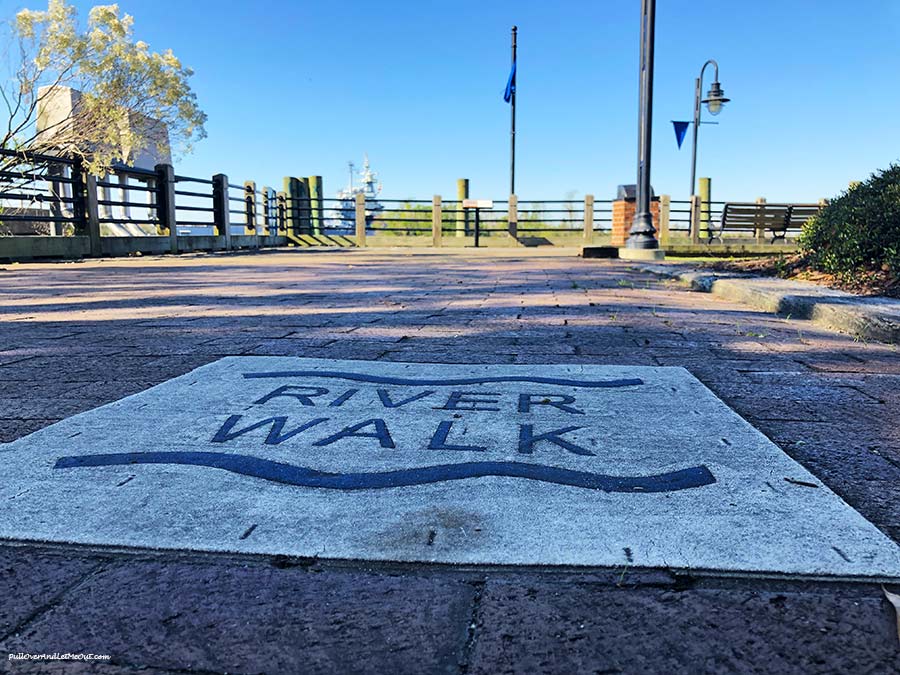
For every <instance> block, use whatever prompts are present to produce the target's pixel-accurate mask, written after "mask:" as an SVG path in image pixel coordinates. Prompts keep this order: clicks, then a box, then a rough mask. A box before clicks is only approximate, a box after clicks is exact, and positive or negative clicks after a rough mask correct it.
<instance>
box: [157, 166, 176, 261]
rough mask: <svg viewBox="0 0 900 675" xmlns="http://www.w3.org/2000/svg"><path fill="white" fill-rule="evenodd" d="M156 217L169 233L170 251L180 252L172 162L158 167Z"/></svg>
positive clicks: (162, 227) (163, 228)
mask: <svg viewBox="0 0 900 675" xmlns="http://www.w3.org/2000/svg"><path fill="white" fill-rule="evenodd" d="M155 169H156V217H157V218H158V219H159V227H160V229H162V230H163V231H164V232H166V233H167V234H168V235H169V252H170V253H178V223H177V222H176V217H175V169H174V168H173V167H172V165H171V164H157V165H156V167H155Z"/></svg>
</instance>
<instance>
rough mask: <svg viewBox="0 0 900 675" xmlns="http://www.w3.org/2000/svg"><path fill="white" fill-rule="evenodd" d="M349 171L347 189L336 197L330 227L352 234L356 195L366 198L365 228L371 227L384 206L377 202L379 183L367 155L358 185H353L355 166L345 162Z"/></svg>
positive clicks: (354, 224) (379, 189)
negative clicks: (336, 201)
mask: <svg viewBox="0 0 900 675" xmlns="http://www.w3.org/2000/svg"><path fill="white" fill-rule="evenodd" d="M347 165H348V167H349V169H350V180H349V182H348V183H347V187H345V188H344V189H343V190H339V191H338V193H337V195H336V197H337V200H338V204H337V206H336V207H335V208H334V209H333V211H332V214H333V215H332V218H331V220H332V223H331V225H332V227H334V228H336V229H341V230H347V231H348V232H353V231H355V229H356V195H358V194H361V195H363V196H364V197H365V198H366V227H367V228H368V227H371V225H372V221H374V220H375V217H376V216H377V215H378V214H379V213H381V212H382V211H384V205H383V204H381V202H379V201H378V195H380V194H381V187H382V186H381V183H379V182H378V180H377V178H378V174H376V173H375V172H374V171H372V168H371V167H370V166H369V155H368V154H366V155H364V156H363V166H362V170H361V171H360V172H359V178H360V182H359V184H358V185H354V184H353V176H354V169H356V165H355V164H354V163H353V162H347Z"/></svg>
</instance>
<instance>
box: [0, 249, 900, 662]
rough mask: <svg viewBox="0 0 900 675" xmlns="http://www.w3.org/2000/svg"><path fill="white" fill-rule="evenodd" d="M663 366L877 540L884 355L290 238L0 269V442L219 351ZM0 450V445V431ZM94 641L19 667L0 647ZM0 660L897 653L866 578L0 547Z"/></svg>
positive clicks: (892, 364)
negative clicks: (221, 251)
mask: <svg viewBox="0 0 900 675" xmlns="http://www.w3.org/2000/svg"><path fill="white" fill-rule="evenodd" d="M242 354H244V355H245V354H255V355H266V354H275V355H298V356H314V357H332V358H344V359H346V358H350V359H382V360H396V361H417V362H444V363H466V362H469V363H471V362H476V363H598V364H639V365H681V366H684V367H686V368H688V369H689V370H690V371H691V372H692V373H693V374H694V375H696V376H697V377H698V378H699V379H700V380H702V381H703V382H704V383H705V384H706V385H707V386H709V387H710V388H711V389H712V390H713V391H714V392H716V393H717V394H718V395H719V396H720V397H722V398H723V399H724V400H725V401H726V402H727V403H729V405H731V406H732V407H733V408H734V409H735V410H737V411H738V412H739V413H740V414H741V415H742V416H744V417H745V418H746V419H748V420H749V421H750V422H751V423H752V424H754V425H755V426H756V427H757V428H759V429H760V430H762V431H763V432H764V433H766V434H767V435H768V436H769V437H771V438H772V439H773V440H774V441H775V442H776V443H778V444H779V445H780V446H781V447H782V448H784V449H785V450H786V451H787V452H788V453H789V454H790V455H791V456H793V457H794V458H796V459H798V460H799V461H800V462H802V463H803V464H804V465H805V466H806V467H807V468H809V469H810V470H811V471H812V472H813V473H815V474H816V475H817V476H818V477H819V478H821V479H822V481H824V482H825V483H826V484H827V485H828V486H830V487H831V488H832V489H833V490H835V491H836V492H837V493H838V494H840V495H841V496H843V497H844V498H845V499H846V500H847V501H848V502H850V503H851V504H852V505H853V506H854V507H856V508H857V509H858V510H859V511H860V512H861V513H862V514H863V515H865V516H866V517H867V518H868V519H870V520H871V521H872V522H873V523H875V525H877V526H878V527H879V528H881V530H882V531H884V532H885V533H887V534H888V535H890V536H892V537H893V538H894V539H895V540H898V539H900V499H898V497H900V430H898V427H897V425H896V422H895V420H896V417H897V413H898V411H900V388H898V384H900V358H898V354H897V352H896V350H895V349H894V348H893V347H890V346H886V345H879V344H864V343H861V342H857V341H854V340H853V339H851V338H848V337H845V336H841V335H836V334H833V333H828V332H825V331H823V330H821V329H817V328H815V327H813V326H810V325H809V324H806V323H804V322H802V321H794V320H790V319H781V318H777V317H774V316H771V315H766V314H762V313H760V312H756V311H752V310H749V309H747V308H745V307H742V306H739V305H734V304H728V303H726V302H723V301H720V300H717V299H716V298H714V297H710V296H708V295H703V294H698V293H691V292H688V291H686V290H684V289H682V288H680V287H678V286H677V285H673V284H670V283H666V282H662V281H660V280H657V279H656V278H653V277H651V276H648V275H646V274H642V273H639V272H635V271H632V270H631V269H630V268H629V267H628V266H627V265H625V264H624V263H616V262H609V261H596V260H581V259H578V258H575V257H572V256H560V255H548V254H544V253H542V252H538V253H534V252H530V251H525V252H521V251H516V252H509V253H505V254H502V255H501V254H490V255H487V254H483V253H478V254H475V253H471V252H470V253H460V252H456V253H443V254H434V253H428V252H419V253H412V252H388V251H328V252H315V251H306V252H301V251H290V252H279V253H267V254H259V255H235V256H215V257H211V256H200V257H188V258H179V259H169V258H149V259H148V258H144V259H132V260H105V261H99V262H85V263H78V264H49V265H17V266H11V265H6V266H5V267H2V268H0V441H4V442H5V441H12V440H14V439H16V438H19V437H21V436H23V435H25V434H27V433H29V432H31V431H34V430H35V429H38V428H41V427H43V426H46V425H47V424H50V423H52V422H53V421H54V420H58V419H62V418H65V417H68V416H70V415H72V414H74V413H77V412H80V411H83V410H88V409H91V408H94V407H96V406H98V405H100V404H103V403H107V402H109V401H113V400H116V399H118V398H121V397H122V396H125V395H128V394H131V393H134V392H138V391H141V390H143V389H146V388H147V387H149V386H152V385H154V384H157V383H159V382H162V381H164V380H167V379H169V378H171V377H174V376H176V375H180V374H182V373H185V372H187V371H189V370H191V369H193V368H195V367H197V366H199V365H201V364H204V363H207V362H210V361H213V360H215V359H218V358H220V357H222V356H227V355H242ZM0 457H2V446H0ZM19 651H22V652H31V653H35V652H49V653H52V652H93V653H97V654H110V655H111V656H112V663H111V664H95V665H93V666H91V665H77V664H73V663H68V664H41V665H36V664H32V665H27V664H23V663H20V662H7V661H6V652H19ZM0 655H2V657H3V661H2V662H0V671H5V670H8V671H9V672H40V673H63V672H65V673H69V672H74V673H93V672H98V673H132V672H148V673H150V672H152V673H166V672H172V673H175V672H191V673H221V672H228V673H261V672H264V673H299V672H373V673H374V672H379V673H380V672H400V673H404V672H409V673H412V672H453V673H455V672H462V673H498V672H545V671H549V672H566V673H570V672H597V673H643V672H662V673H674V672H692V673H693V672H704V673H705V672H754V673H784V672H791V671H798V672H822V673H826V672H827V673H833V672H846V673H886V672H896V671H897V670H900V648H898V639H897V633H896V625H895V623H894V619H893V614H892V611H891V609H890V607H889V605H888V604H887V603H886V602H885V601H884V600H883V599H882V598H881V593H880V589H879V588H878V587H877V586H874V585H868V584H852V583H843V582H822V581H818V582H817V581H797V580H788V579H781V580H779V579H747V578H741V579H725V578H714V577H705V576H695V575H687V574H678V575H673V574H668V573H664V572H653V571H646V572H634V571H630V570H617V571H615V572H607V571H578V570H558V569H556V570H533V569H524V570H523V569H518V570H500V569H493V570H484V569H447V568H435V567H431V566H425V565H373V564H368V563H367V564H351V563H344V564H338V563H327V562H321V561H315V560H288V559H281V558H265V557H236V556H219V555H215V556H214V555H200V554H189V553H183V554H175V553H153V552H133V551H110V550H94V549H91V548H88V547H78V548H75V547H62V546H35V545H18V544H15V543H8V544H5V545H0Z"/></svg>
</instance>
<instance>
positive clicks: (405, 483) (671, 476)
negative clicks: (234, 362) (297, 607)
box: [54, 452, 716, 493]
mask: <svg viewBox="0 0 900 675" xmlns="http://www.w3.org/2000/svg"><path fill="white" fill-rule="evenodd" d="M132 464H180V465H188V466H205V467H209V468H212V469H222V470H224V471H229V472H231V473H236V474H240V475H242V476H250V477H252V478H259V479H262V480H267V481H272V482H275V483H283V484H287V485H295V486H300V487H312V488H325V489H330V490H379V489H384V488H395V487H409V486H414V485H426V484H429V483H440V482H443V481H449V480H465V479H468V478H481V477H484V476H501V477H508V478H524V479H528V480H535V481H540V482H544V483H555V484H557V485H568V486H570V487H578V488H585V489H589V490H600V491H603V492H633V493H646V492H674V491H677V490H687V489H690V488H697V487H703V486H705V485H711V484H713V483H715V482H716V478H715V476H713V474H712V472H711V471H710V470H709V469H708V468H707V467H706V466H704V465H699V466H692V467H688V468H686V469H679V470H677V471H669V472H666V473H660V474H654V475H649V476H610V475H606V474H600V473H589V472H586V471H574V470H572V469H562V468H559V467H553V466H546V465H543V464H528V463H524V462H461V463H458V464H438V465H434V466H423V467H417V468H411V469H396V470H393V471H380V472H373V473H365V472H364V473H328V472H325V471H316V470H315V469H309V468H307V467H303V466H294V465H292V464H284V463H282V462H273V461H271V460H267V459H262V458H260V457H252V456H248V455H231V454H227V453H223V452H125V453H113V454H105V455H77V456H70V457H60V458H59V459H58V460H57V462H56V465H55V466H54V468H55V469H73V468H80V467H100V466H123V465H132Z"/></svg>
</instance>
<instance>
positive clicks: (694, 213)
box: [691, 195, 700, 244]
mask: <svg viewBox="0 0 900 675" xmlns="http://www.w3.org/2000/svg"><path fill="white" fill-rule="evenodd" d="M691 243H692V244H699V243H700V195H691Z"/></svg>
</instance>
